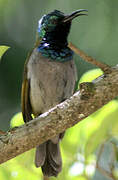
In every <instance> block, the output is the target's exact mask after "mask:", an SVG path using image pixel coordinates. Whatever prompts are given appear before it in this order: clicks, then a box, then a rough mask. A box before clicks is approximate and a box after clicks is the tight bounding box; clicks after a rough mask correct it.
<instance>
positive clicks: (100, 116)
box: [85, 100, 118, 156]
mask: <svg viewBox="0 0 118 180" xmlns="http://www.w3.org/2000/svg"><path fill="white" fill-rule="evenodd" d="M94 114H95V116H94ZM94 114H93V115H91V116H93V118H94V120H97V121H98V122H100V124H99V126H98V128H97V129H96V131H94V132H93V133H92V134H91V136H90V137H89V139H88V141H87V143H86V147H85V154H86V156H88V155H89V154H91V153H93V152H94V151H95V150H96V148H97V147H98V146H99V144H101V143H103V142H104V141H106V140H108V139H109V138H111V137H112V136H117V137H118V125H117V124H118V123H117V120H118V118H117V117H118V101H117V100H112V101H110V102H109V103H108V104H106V105H105V106H103V107H102V108H101V109H100V110H98V111H97V112H96V113H94Z"/></svg>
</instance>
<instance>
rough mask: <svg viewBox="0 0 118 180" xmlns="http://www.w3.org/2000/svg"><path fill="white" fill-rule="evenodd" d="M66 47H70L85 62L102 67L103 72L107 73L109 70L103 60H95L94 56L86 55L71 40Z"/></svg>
mask: <svg viewBox="0 0 118 180" xmlns="http://www.w3.org/2000/svg"><path fill="white" fill-rule="evenodd" d="M68 47H69V48H70V49H72V50H73V51H74V52H75V54H77V55H79V56H80V57H81V58H82V59H84V60H85V61H86V62H89V63H91V64H93V65H95V66H97V67H99V68H100V69H102V71H103V72H104V73H105V74H108V73H110V72H111V70H112V69H111V67H110V66H109V65H107V64H105V63H103V62H100V61H97V60H96V59H95V58H93V57H91V56H88V55H87V54H86V53H85V52H83V51H82V50H80V49H79V48H77V47H76V46H75V45H74V44H72V43H71V42H70V43H69V45H68Z"/></svg>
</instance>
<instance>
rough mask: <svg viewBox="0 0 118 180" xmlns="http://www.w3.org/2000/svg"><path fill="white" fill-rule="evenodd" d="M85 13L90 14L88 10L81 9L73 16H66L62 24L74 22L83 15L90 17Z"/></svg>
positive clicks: (72, 14)
mask: <svg viewBox="0 0 118 180" xmlns="http://www.w3.org/2000/svg"><path fill="white" fill-rule="evenodd" d="M83 12H88V10H87V9H79V10H77V11H74V12H72V13H71V14H68V15H65V17H64V19H63V20H62V22H67V21H72V20H73V19H74V18H75V17H78V16H82V15H86V16H87V15H88V14H85V13H83Z"/></svg>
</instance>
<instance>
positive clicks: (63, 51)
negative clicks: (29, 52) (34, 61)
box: [37, 40, 73, 62]
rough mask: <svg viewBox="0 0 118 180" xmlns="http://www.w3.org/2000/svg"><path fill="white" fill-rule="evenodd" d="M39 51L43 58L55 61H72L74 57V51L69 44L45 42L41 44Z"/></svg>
mask: <svg viewBox="0 0 118 180" xmlns="http://www.w3.org/2000/svg"><path fill="white" fill-rule="evenodd" d="M37 50H38V52H40V53H41V54H42V56H44V57H47V58H50V59H51V60H53V61H59V62H64V61H69V60H72V57H73V51H72V50H71V49H70V48H69V47H68V46H67V43H65V44H61V43H58V42H54V41H52V42H51V41H45V40H43V41H42V42H40V45H39V46H38V48H37Z"/></svg>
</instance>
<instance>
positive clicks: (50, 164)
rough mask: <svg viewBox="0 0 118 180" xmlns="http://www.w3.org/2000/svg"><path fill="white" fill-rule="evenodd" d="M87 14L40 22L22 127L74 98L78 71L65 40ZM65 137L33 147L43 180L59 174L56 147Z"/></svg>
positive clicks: (54, 15)
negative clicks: (74, 23)
mask: <svg viewBox="0 0 118 180" xmlns="http://www.w3.org/2000/svg"><path fill="white" fill-rule="evenodd" d="M86 12H87V10H86V9H79V10H76V11H74V12H72V13H70V14H64V13H63V12H61V11H59V10H54V11H52V12H50V13H48V14H46V15H43V16H42V18H41V19H40V20H39V22H38V28H37V33H36V42H35V45H34V48H33V49H32V50H31V52H30V53H29V55H28V58H27V59H26V62H25V65H24V72H23V82H22V91H21V107H22V114H23V119H24V122H25V123H27V122H28V121H31V120H32V119H33V116H34V117H37V116H39V115H41V114H42V113H45V112H46V111H48V110H49V109H51V108H53V107H54V106H56V105H57V104H59V103H61V102H63V101H65V100H66V99H68V98H70V96H72V95H73V93H74V89H75V84H76V81H77V70H76V65H75V62H74V60H73V54H74V53H73V51H72V50H71V49H70V48H69V47H68V39H67V38H68V35H69V32H70V29H71V23H72V20H73V19H74V18H75V17H78V16H82V15H87V14H86ZM32 114H33V116H32ZM64 133H65V132H62V133H60V134H58V135H57V136H56V137H54V138H52V139H49V140H48V141H46V142H44V143H43V144H41V145H39V146H37V147H36V155H35V165H36V167H41V169H42V173H43V175H44V176H47V177H50V176H55V177H56V176H57V175H58V174H59V173H60V172H61V170H62V158H61V152H60V147H59V143H60V140H61V139H62V138H63V136H64Z"/></svg>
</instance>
